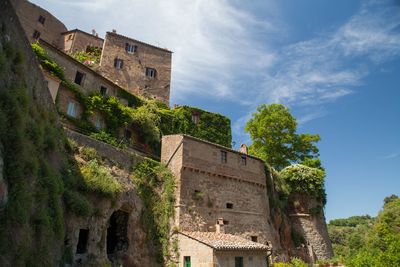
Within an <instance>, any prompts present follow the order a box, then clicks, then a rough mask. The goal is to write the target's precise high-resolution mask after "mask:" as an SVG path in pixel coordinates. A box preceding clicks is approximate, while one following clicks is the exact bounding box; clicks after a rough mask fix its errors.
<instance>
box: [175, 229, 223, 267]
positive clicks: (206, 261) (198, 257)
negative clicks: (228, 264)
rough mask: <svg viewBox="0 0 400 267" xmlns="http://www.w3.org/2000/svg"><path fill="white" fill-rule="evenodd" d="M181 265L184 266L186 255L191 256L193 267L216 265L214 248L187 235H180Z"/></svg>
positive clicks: (212, 266) (180, 266) (211, 266)
mask: <svg viewBox="0 0 400 267" xmlns="http://www.w3.org/2000/svg"><path fill="white" fill-rule="evenodd" d="M178 242H179V264H178V266H179V267H185V266H184V257H185V256H186V257H187V256H190V263H191V266H193V267H214V266H215V265H214V257H213V249H212V248H211V247H209V246H207V245H205V244H202V243H200V242H198V241H196V240H193V239H192V238H189V237H187V236H185V235H182V234H179V235H178Z"/></svg>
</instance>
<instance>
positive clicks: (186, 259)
mask: <svg viewBox="0 0 400 267" xmlns="http://www.w3.org/2000/svg"><path fill="white" fill-rule="evenodd" d="M183 266H184V267H191V265H190V257H189V256H185V257H183Z"/></svg>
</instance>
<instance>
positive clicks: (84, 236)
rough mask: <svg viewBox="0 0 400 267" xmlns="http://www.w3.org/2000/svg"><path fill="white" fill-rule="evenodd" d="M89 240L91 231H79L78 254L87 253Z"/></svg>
mask: <svg viewBox="0 0 400 267" xmlns="http://www.w3.org/2000/svg"><path fill="white" fill-rule="evenodd" d="M88 240H89V229H79V238H78V245H77V246H76V254H85V253H86V252H87V243H88Z"/></svg>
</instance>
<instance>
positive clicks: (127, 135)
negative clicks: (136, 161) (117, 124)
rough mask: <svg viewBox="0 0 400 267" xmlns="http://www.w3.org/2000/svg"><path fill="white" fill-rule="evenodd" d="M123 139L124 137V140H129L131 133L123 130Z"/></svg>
mask: <svg viewBox="0 0 400 267" xmlns="http://www.w3.org/2000/svg"><path fill="white" fill-rule="evenodd" d="M124 137H125V139H126V140H131V138H132V132H131V131H129V130H126V129H125V132H124Z"/></svg>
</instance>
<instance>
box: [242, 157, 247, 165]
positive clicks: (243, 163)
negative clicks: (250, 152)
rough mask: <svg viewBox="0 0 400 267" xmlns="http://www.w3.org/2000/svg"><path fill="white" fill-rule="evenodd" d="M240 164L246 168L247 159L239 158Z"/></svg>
mask: <svg viewBox="0 0 400 267" xmlns="http://www.w3.org/2000/svg"><path fill="white" fill-rule="evenodd" d="M241 163H242V165H243V166H246V164H247V159H246V157H245V156H241Z"/></svg>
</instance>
